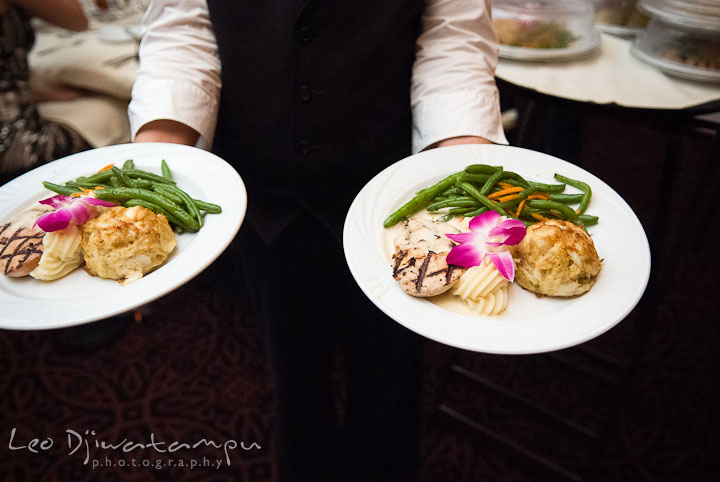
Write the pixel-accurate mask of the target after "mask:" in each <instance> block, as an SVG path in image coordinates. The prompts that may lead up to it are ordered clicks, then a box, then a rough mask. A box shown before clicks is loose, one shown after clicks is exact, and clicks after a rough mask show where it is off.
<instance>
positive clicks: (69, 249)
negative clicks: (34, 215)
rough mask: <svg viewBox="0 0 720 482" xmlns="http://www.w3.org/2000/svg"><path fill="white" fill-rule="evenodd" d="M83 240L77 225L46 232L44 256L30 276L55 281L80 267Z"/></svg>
mask: <svg viewBox="0 0 720 482" xmlns="http://www.w3.org/2000/svg"><path fill="white" fill-rule="evenodd" d="M81 240H82V233H81V232H80V230H79V229H78V227H77V226H69V227H67V228H65V229H62V230H60V231H53V232H50V233H45V236H43V254H42V257H41V258H40V262H39V263H38V265H37V267H36V268H35V269H34V270H32V271H31V272H30V276H32V277H33V278H35V279H38V280H42V281H53V280H56V279H60V278H62V277H63V276H65V275H66V274H68V273H70V272H71V271H73V270H75V269H76V268H78V267H79V266H80V265H81V264H82V262H83V255H82V249H81V248H80V242H81Z"/></svg>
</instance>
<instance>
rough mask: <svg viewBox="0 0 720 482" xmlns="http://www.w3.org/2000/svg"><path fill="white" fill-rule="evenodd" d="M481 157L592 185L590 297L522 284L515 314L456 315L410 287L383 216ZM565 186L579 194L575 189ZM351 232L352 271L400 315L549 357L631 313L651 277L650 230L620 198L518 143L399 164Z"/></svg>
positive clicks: (481, 346) (363, 196)
mask: <svg viewBox="0 0 720 482" xmlns="http://www.w3.org/2000/svg"><path fill="white" fill-rule="evenodd" d="M475 163H484V164H491V165H502V166H503V167H504V168H505V170H508V171H514V172H517V173H518V174H520V175H522V176H523V177H525V178H526V179H528V180H534V181H538V182H547V183H553V182H556V181H554V179H553V175H554V174H555V173H560V174H563V175H565V176H567V177H570V178H574V179H578V180H581V181H584V182H586V183H588V184H589V185H590V186H591V188H592V190H593V196H592V200H591V202H590V206H589V207H588V210H587V213H588V214H593V215H596V216H599V218H600V219H599V223H598V224H597V225H595V226H590V227H589V228H588V232H589V233H590V235H591V236H592V238H593V241H594V242H595V247H596V249H597V251H598V253H599V255H600V258H601V259H603V267H602V271H601V272H600V274H599V275H598V278H597V281H596V283H595V285H594V286H593V288H592V289H591V290H590V291H589V292H588V293H586V294H584V295H581V296H578V297H573V298H549V297H538V296H535V294H533V293H530V292H528V291H525V290H523V289H522V288H520V287H519V286H518V285H517V284H513V285H512V286H511V289H510V290H509V298H510V299H509V303H508V307H507V309H506V311H505V312H504V313H503V314H502V315H500V316H495V317H484V316H469V315H462V314H459V313H455V312H453V311H448V310H446V309H444V308H441V307H439V306H438V305H435V304H434V303H432V302H431V301H428V300H427V299H423V298H415V297H412V296H410V295H407V294H406V293H405V292H404V291H403V290H402V289H401V288H400V286H399V284H398V283H397V282H395V280H394V279H393V278H392V268H391V261H390V253H389V252H388V251H389V250H388V249H387V240H386V237H385V232H384V231H385V230H384V228H383V226H382V223H383V221H384V220H385V218H386V217H387V216H388V215H389V214H390V213H391V212H393V211H394V210H395V209H397V208H398V207H399V206H401V205H402V204H404V203H405V202H406V201H407V200H409V199H410V198H411V197H412V196H413V195H414V193H415V192H417V191H419V190H420V189H422V188H424V187H427V186H429V185H432V184H433V183H435V182H436V181H438V180H440V179H442V178H444V177H445V176H447V175H449V174H452V173H453V172H457V171H460V170H462V169H464V168H465V166H467V165H469V164H475ZM565 192H578V191H577V190H576V189H574V188H571V187H570V186H568V187H567V188H566V190H565ZM343 238H344V239H343V240H344V248H345V256H346V259H347V263H348V266H349V267H350V271H351V272H352V275H353V276H354V277H355V280H356V281H357V283H358V284H359V285H360V288H361V289H362V290H363V291H364V292H365V294H366V295H367V296H368V298H370V300H371V301H372V302H373V303H375V305H377V306H378V307H379V308H380V309H381V310H382V311H383V312H385V313H386V314H387V315H388V316H389V317H390V318H392V319H394V320H395V321H397V322H398V323H400V324H402V325H404V326H405V327H407V328H409V329H410V330H413V331H415V332H416V333H418V334H420V335H423V336H425V337H427V338H430V339H432V340H435V341H438V342H440V343H444V344H447V345H451V346H454V347H458V348H463V349H467V350H473V351H479V352H485V353H503V354H522V353H540V352H547V351H552V350H558V349H561V348H566V347H569V346H573V345H576V344H579V343H583V342H585V341H587V340H590V339H592V338H594V337H596V336H598V335H600V334H602V333H604V332H605V331H607V330H609V329H610V328H612V327H613V326H614V325H615V324H617V323H618V322H620V321H621V320H622V319H623V318H625V316H627V314H628V313H629V312H630V311H631V310H632V309H633V307H634V306H635V305H636V304H637V302H638V301H639V300H640V297H641V296H642V294H643V292H644V291H645V287H646V286H647V282H648V278H649V276H650V248H649V245H648V241H647V237H646V235H645V231H644V230H643V228H642V225H641V224H640V221H639V220H638V218H637V216H636V215H635V213H634V212H633V211H632V209H631V208H630V206H628V204H627V203H626V202H625V201H624V200H623V199H622V198H621V197H620V195H618V194H617V193H616V192H615V191H614V190H613V189H612V188H611V187H610V186H608V185H607V184H605V183H604V182H603V181H601V180H600V179H598V178H597V177H595V176H593V175H592V174H590V173H589V172H587V171H585V170H583V169H581V168H579V167H577V166H575V165H573V164H570V163H568V162H566V161H563V160H561V159H558V158H555V157H552V156H548V155H545V154H541V153H539V152H535V151H530V150H527V149H521V148H517V147H508V146H497V145H464V146H453V147H444V148H441V149H432V150H428V151H425V152H422V153H420V154H416V155H414V156H410V157H408V158H406V159H403V160H401V161H399V162H397V163H395V164H393V165H392V166H390V167H388V168H387V169H385V170H383V171H382V172H381V173H379V174H378V175H377V176H375V177H374V178H373V179H372V180H371V181H370V182H369V183H368V184H367V185H366V186H365V187H364V188H363V189H362V190H361V191H360V193H359V194H358V196H357V197H356V199H355V200H354V202H353V204H352V205H351V207H350V210H349V211H348V215H347V219H346V222H345V228H344V233H343Z"/></svg>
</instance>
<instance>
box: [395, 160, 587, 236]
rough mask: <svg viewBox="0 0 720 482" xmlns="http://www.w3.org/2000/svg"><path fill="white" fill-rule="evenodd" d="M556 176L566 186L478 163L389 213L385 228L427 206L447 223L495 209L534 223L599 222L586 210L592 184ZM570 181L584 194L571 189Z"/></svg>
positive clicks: (559, 175) (441, 181)
mask: <svg viewBox="0 0 720 482" xmlns="http://www.w3.org/2000/svg"><path fill="white" fill-rule="evenodd" d="M555 180H557V181H559V183H560V184H545V183H539V182H533V181H527V180H525V179H524V178H523V177H522V176H521V175H519V174H517V173H515V172H512V171H506V170H504V169H503V168H502V166H490V165H487V164H472V165H470V166H467V167H466V168H465V169H464V170H463V171H460V172H456V173H454V174H451V175H450V176H448V177H446V178H444V179H442V180H440V181H438V182H437V183H435V184H433V185H432V186H429V187H426V188H425V189H422V190H420V191H418V192H417V193H416V194H415V196H414V197H413V198H412V199H410V200H409V201H408V202H406V203H405V204H404V205H402V206H401V207H400V208H399V209H398V210H397V211H395V212H394V213H392V214H391V215H390V216H388V217H387V219H385V221H384V222H383V226H384V227H386V228H389V227H391V226H394V225H395V224H397V223H398V222H400V221H401V220H403V219H406V218H407V217H409V216H411V215H413V214H414V213H416V212H418V211H420V210H422V209H427V210H428V212H429V213H431V214H441V215H442V217H441V220H443V221H448V220H450V219H452V218H453V217H456V216H458V217H460V216H462V217H473V216H477V215H478V214H482V213H483V212H485V211H490V210H492V211H497V212H498V213H499V214H501V215H503V216H507V217H511V218H515V219H519V220H521V221H522V222H524V223H525V224H526V225H528V226H529V225H531V224H534V223H537V222H540V221H545V220H547V219H562V220H565V221H570V222H572V223H574V224H576V225H578V226H582V227H585V226H590V225H593V224H597V222H598V217H597V216H592V215H589V214H586V213H585V211H586V210H587V208H588V205H589V204H590V199H591V198H592V189H591V188H590V186H589V185H587V184H586V183H584V182H582V181H578V180H575V179H571V178H568V177H565V176H563V175H561V174H555ZM566 185H569V186H572V187H575V188H577V189H578V190H580V193H577V194H568V193H565V192H564V191H565V186H566ZM573 206H575V207H573Z"/></svg>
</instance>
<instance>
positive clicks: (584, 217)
mask: <svg viewBox="0 0 720 482" xmlns="http://www.w3.org/2000/svg"><path fill="white" fill-rule="evenodd" d="M578 217H579V218H580V221H582V223H583V225H584V226H594V225H595V224H597V223H598V221H599V218H598V217H597V216H590V215H589V214H581V215H579V216H578Z"/></svg>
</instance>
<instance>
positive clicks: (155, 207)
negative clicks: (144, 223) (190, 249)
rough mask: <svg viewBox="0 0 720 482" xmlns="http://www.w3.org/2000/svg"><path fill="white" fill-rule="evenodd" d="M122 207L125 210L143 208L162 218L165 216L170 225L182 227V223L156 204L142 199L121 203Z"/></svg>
mask: <svg viewBox="0 0 720 482" xmlns="http://www.w3.org/2000/svg"><path fill="white" fill-rule="evenodd" d="M123 206H125V207H126V208H131V207H133V206H142V207H144V208H148V209H149V210H151V211H152V212H154V213H158V214H162V215H163V216H165V217H166V218H167V220H168V221H169V222H170V223H172V224H174V225H176V226H183V227H184V225H183V223H182V222H181V221H180V220H179V219H178V218H176V217H175V216H173V215H172V214H170V213H169V212H167V211H166V210H165V209H163V208H161V207H160V206H158V205H157V204H155V203H152V202H150V201H145V200H144V199H128V200H127V201H125V202H124V203H123Z"/></svg>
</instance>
